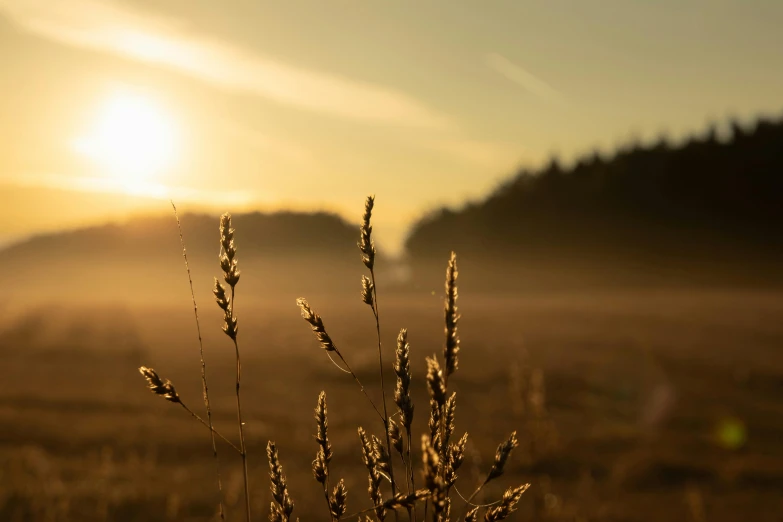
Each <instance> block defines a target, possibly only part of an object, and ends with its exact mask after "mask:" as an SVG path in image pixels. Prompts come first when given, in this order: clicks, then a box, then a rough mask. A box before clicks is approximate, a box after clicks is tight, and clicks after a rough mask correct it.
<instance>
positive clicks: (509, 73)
mask: <svg viewBox="0 0 783 522" xmlns="http://www.w3.org/2000/svg"><path fill="white" fill-rule="evenodd" d="M484 61H485V62H486V64H487V66H489V68H490V69H492V70H494V71H495V72H497V73H499V74H501V75H503V76H505V77H506V78H507V79H509V80H511V81H512V82H514V83H516V84H517V85H519V86H520V87H522V88H523V89H525V90H526V91H528V92H529V93H531V94H534V95H536V96H538V97H539V98H543V99H545V100H548V101H551V102H555V103H558V104H562V103H564V102H565V100H564V99H563V96H562V95H561V94H560V93H559V92H558V91H557V90H555V89H554V88H552V87H551V86H550V85H549V84H547V83H546V82H545V81H544V80H542V79H541V78H538V77H537V76H535V75H533V74H531V73H530V72H528V71H526V70H525V69H523V68H522V67H520V66H519V65H517V64H515V63H514V62H512V61H511V60H509V59H508V58H506V57H505V56H502V55H500V54H497V53H489V54H487V55H486V56H485V57H484Z"/></svg>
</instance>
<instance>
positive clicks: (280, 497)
mask: <svg viewBox="0 0 783 522" xmlns="http://www.w3.org/2000/svg"><path fill="white" fill-rule="evenodd" d="M266 454H267V457H268V458H269V478H270V479H271V481H272V486H271V491H272V498H274V499H275V502H277V505H275V503H274V502H273V503H272V510H271V512H270V515H269V517H270V520H272V517H273V516H274V517H279V518H275V520H282V521H283V522H288V521H289V520H290V519H291V513H292V512H293V510H294V502H293V501H292V500H291V497H290V496H289V495H288V486H287V485H286V480H285V475H284V474H283V466H281V465H280V459H279V457H278V454H277V446H275V443H274V442H272V441H269V442H268V443H267V445H266Z"/></svg>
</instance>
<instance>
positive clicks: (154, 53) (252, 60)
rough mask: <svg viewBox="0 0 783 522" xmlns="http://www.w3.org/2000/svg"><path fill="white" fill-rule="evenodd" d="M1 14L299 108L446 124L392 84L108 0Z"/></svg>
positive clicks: (25, 2)
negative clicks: (331, 70) (301, 63)
mask: <svg viewBox="0 0 783 522" xmlns="http://www.w3.org/2000/svg"><path fill="white" fill-rule="evenodd" d="M0 14H3V15H5V16H7V17H8V18H9V19H10V20H12V21H13V22H15V23H16V24H17V25H19V26H20V27H21V28H23V29H24V30H26V31H29V32H31V33H33V34H36V35H38V36H40V37H43V38H47V39H50V40H53V41H56V42H59V43H62V44H65V45H70V46H75V47H80V48H87V49H94V50H99V51H103V52H108V53H113V54H116V55H121V56H123V57H126V58H129V59H133V60H137V61H141V62H145V63H150V64H156V65H159V66H163V67H166V68H168V69H171V70H174V71H178V72H180V73H183V74H187V75H190V76H192V77H194V78H197V79H199V80H201V81H204V82H206V83H209V84H211V85H215V86H217V87H220V88H223V89H227V90H231V91H239V92H246V93H252V94H255V95H258V96H262V97H265V98H268V99H271V100H274V101H276V102H279V103H282V104H286V105H291V106H295V107H298V108H301V109H308V110H312V111H316V112H321V113H327V114H332V115H335V116H339V117H343V118H348V119H353V120H359V121H367V122H379V123H386V124H394V125H405V126H413V127H424V128H435V129H441V128H447V127H449V126H451V122H450V121H449V118H448V117H446V116H445V115H442V114H439V113H438V112H437V111H434V110H432V109H431V108H429V107H427V106H425V105H424V104H422V103H421V102H419V101H418V100H416V99H414V98H412V97H410V96H408V95H407V94H405V93H403V92H400V91H397V90H395V89H391V88H387V87H384V86H380V85H375V84H372V83H367V82H361V81H356V80H353V79H350V78H345V77H341V76H337V75H332V74H328V73H325V72H319V71H312V70H308V69H303V68H299V67H296V66H293V65H289V64H286V63H282V62H280V61H276V60H274V59H271V58H269V57H264V56H261V55H258V54H256V53H252V52H250V51H248V50H246V49H243V48H240V47H238V46H235V45H231V44H230V43H227V42H224V41H218V40H216V39H214V38H210V37H208V36H205V35H200V34H197V33H194V32H192V31H187V30H185V29H184V26H183V24H182V23H181V22H180V21H178V20H172V19H165V18H160V17H153V16H147V15H144V14H142V13H141V12H139V11H136V10H132V9H130V8H128V7H127V6H125V5H123V4H120V3H117V2H113V1H110V0H100V1H99V0H69V1H68V2H60V1H51V0H0Z"/></svg>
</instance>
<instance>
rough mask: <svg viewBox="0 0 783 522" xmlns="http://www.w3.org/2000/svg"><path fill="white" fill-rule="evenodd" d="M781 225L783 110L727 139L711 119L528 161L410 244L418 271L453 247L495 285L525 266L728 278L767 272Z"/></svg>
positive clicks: (434, 218)
mask: <svg viewBox="0 0 783 522" xmlns="http://www.w3.org/2000/svg"><path fill="white" fill-rule="evenodd" d="M781 225H783V119H781V120H777V121H772V120H760V121H758V122H757V123H756V124H755V126H754V127H753V128H752V129H746V128H742V127H740V126H738V125H737V124H732V135H731V137H730V138H729V139H728V140H726V141H721V140H718V138H717V137H716V133H715V132H714V131H712V130H711V131H709V132H707V133H706V134H705V135H704V136H701V137H698V138H693V139H691V140H689V141H687V142H686V143H684V144H683V145H681V146H677V147H672V146H670V145H668V144H667V143H666V142H665V141H661V142H660V143H658V144H656V145H654V146H650V147H641V146H639V147H635V148H632V149H630V150H624V151H619V152H617V153H616V154H615V155H614V157H612V158H609V159H604V158H601V157H599V156H598V155H593V156H591V157H586V158H583V159H581V160H580V161H578V162H577V163H576V164H575V165H574V166H573V167H572V168H569V169H563V168H561V167H560V166H559V165H558V164H557V162H556V161H553V162H551V163H550V165H549V166H548V167H547V168H545V169H542V170H540V171H536V172H531V171H528V170H523V171H521V172H519V173H518V174H517V175H515V176H514V177H513V178H512V179H510V180H509V181H508V182H506V183H505V184H503V185H502V186H501V187H500V188H499V189H498V190H496V191H495V192H494V193H493V194H491V195H490V196H489V197H487V198H486V199H485V200H484V201H481V202H478V203H473V204H469V205H467V206H465V207H464V208H462V209H459V210H449V209H441V210H439V211H437V212H434V213H432V214H430V215H429V216H427V217H426V218H424V219H423V220H421V221H420V222H418V223H417V224H416V225H415V226H414V227H413V229H412V231H411V233H410V235H409V237H408V239H407V242H406V249H407V252H408V254H409V256H410V259H411V260H412V263H413V265H414V267H416V268H417V270H416V272H415V273H417V275H418V276H426V277H427V278H429V277H432V274H434V272H433V271H432V270H429V269H428V268H427V267H432V266H433V263H435V262H436V260H437V261H438V262H440V261H442V260H444V259H445V258H446V256H447V255H448V251H449V250H452V249H453V250H456V251H458V252H459V253H461V254H462V255H463V257H464V258H465V259H466V260H467V261H468V262H469V263H470V262H473V263H475V264H476V265H480V266H483V267H484V270H482V275H483V276H484V280H485V282H487V284H491V285H492V286H498V285H501V286H503V285H507V284H512V283H513V282H514V280H515V274H514V272H513V268H514V267H518V268H520V271H517V273H516V275H518V276H519V277H517V278H516V279H517V280H525V278H528V279H530V278H531V277H532V278H533V279H536V278H539V277H543V278H544V279H546V278H547V277H548V276H551V277H552V278H554V279H557V278H558V277H562V276H566V279H569V280H571V279H574V280H578V279H579V277H586V278H594V279H601V280H606V281H608V280H611V279H613V278H614V279H623V278H626V279H628V280H629V281H633V280H635V279H638V280H640V281H641V280H642V279H645V278H646V277H647V276H650V275H657V276H659V277H657V279H656V284H659V283H661V282H663V281H665V280H666V279H667V278H668V277H670V276H671V277H673V278H678V279H679V280H681V281H682V280H685V281H686V282H687V280H688V279H693V280H700V279H701V280H704V279H711V280H716V281H720V280H721V279H722V278H725V279H726V280H727V281H728V280H743V279H758V278H759V277H766V275H762V274H759V273H758V270H759V269H762V267H765V268H769V266H770V265H774V264H775V263H776V262H777V261H779V260H781V258H782V257H783V256H781V252H782V251H783V248H782V247H783V229H781ZM441 264H442V263H441ZM444 266H445V265H444ZM501 266H504V267H506V268H508V267H511V268H512V272H508V271H505V272H503V273H502V274H500V273H498V269H499V268H500V267H501ZM473 269H474V270H480V268H479V267H478V266H477V267H474V268H473ZM504 270H505V269H504ZM525 270H527V272H525ZM749 271H756V272H757V273H752V274H751V273H746V274H743V272H749ZM775 272H778V271H777V270H775ZM769 275H774V274H769ZM571 276H576V277H571ZM745 276H748V277H745ZM418 278H419V277H417V279H418Z"/></svg>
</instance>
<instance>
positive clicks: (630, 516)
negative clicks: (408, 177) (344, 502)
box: [0, 285, 783, 522]
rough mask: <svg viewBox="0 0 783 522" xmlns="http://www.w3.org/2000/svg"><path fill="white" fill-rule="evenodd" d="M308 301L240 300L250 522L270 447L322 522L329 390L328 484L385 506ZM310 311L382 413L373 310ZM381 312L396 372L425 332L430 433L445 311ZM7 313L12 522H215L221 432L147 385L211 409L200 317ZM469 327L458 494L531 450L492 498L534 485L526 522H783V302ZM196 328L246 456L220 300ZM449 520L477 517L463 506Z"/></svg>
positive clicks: (565, 313)
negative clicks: (430, 362)
mask: <svg viewBox="0 0 783 522" xmlns="http://www.w3.org/2000/svg"><path fill="white" fill-rule="evenodd" d="M239 288H240V290H241V285H240V287H239ZM438 288H440V286H438ZM357 294H358V290H357ZM295 297H298V296H294V295H291V296H279V297H277V296H268V297H267V298H266V299H265V300H264V301H258V300H256V301H253V300H251V299H250V298H249V297H246V296H244V295H242V294H241V292H240V293H239V294H238V301H237V315H238V317H239V319H240V325H241V326H240V333H239V343H240V348H241V349H242V351H243V354H244V355H243V365H244V371H243V409H244V410H245V417H246V419H245V420H246V422H247V428H246V436H247V438H248V450H249V455H250V456H249V462H250V484H251V491H252V495H253V499H252V504H253V506H254V510H255V513H254V519H255V520H263V519H266V516H267V512H268V505H269V500H270V494H269V479H268V464H267V460H266V455H265V446H266V442H267V440H269V439H271V440H275V441H276V442H277V446H278V449H279V451H280V456H281V460H282V464H283V466H284V467H285V471H286V474H287V476H288V482H289V487H290V490H291V493H292V496H293V499H294V501H295V503H296V508H295V510H294V516H299V517H301V519H302V520H316V519H318V520H320V519H327V517H326V513H325V511H324V509H325V508H324V506H323V497H322V492H321V490H320V489H319V487H320V486H319V485H318V484H317V483H316V482H315V481H314V480H313V478H312V473H311V461H312V460H313V458H314V457H315V452H316V449H317V444H316V442H315V440H314V432H315V423H314V420H313V415H312V412H313V408H314V407H315V403H316V398H317V395H318V392H319V391H321V390H325V391H326V393H327V400H328V404H329V426H330V439H331V441H332V444H333V447H334V452H335V457H334V460H333V461H332V464H331V470H332V473H333V474H334V475H336V476H339V477H344V478H345V480H346V484H347V486H348V513H353V512H356V511H359V510H361V509H365V508H367V507H369V506H370V505H371V503H370V500H369V498H368V496H367V491H366V490H367V477H366V471H365V470H364V469H363V465H362V462H361V453H360V446H359V441H358V437H357V435H356V427H357V426H358V425H362V426H364V427H365V428H366V429H368V431H370V432H372V433H375V434H377V435H381V434H382V425H381V423H380V422H379V420H378V419H377V417H373V415H372V410H371V409H370V407H369V405H368V404H367V402H366V401H365V400H364V398H363V397H362V396H361V394H360V393H359V392H358V390H357V389H356V385H355V383H354V382H353V380H351V378H350V377H349V376H347V375H345V374H342V373H340V372H339V371H337V370H336V369H335V368H334V367H333V366H332V365H331V363H329V361H328V360H327V358H326V356H325V354H324V352H323V351H322V350H321V349H320V348H318V346H317V343H316V341H315V340H314V339H313V336H312V333H311V332H310V329H309V327H308V325H306V324H305V323H304V321H302V319H301V318H300V316H299V312H298V310H297V308H296V305H295V303H294V298H295ZM306 297H308V299H309V301H310V303H311V305H312V306H313V307H314V308H315V309H316V310H317V311H318V313H319V314H320V315H321V316H322V317H323V318H324V321H325V322H326V324H327V326H328V328H329V332H330V334H331V335H332V337H333V338H334V340H335V342H336V343H338V344H339V345H340V346H341V347H342V348H341V349H342V350H343V352H344V353H345V355H346V358H348V359H349V361H350V362H351V364H352V366H353V367H354V368H355V369H357V373H358V374H359V376H360V377H361V379H362V380H363V381H364V382H365V384H367V385H368V388H369V389H370V393H372V394H374V396H375V397H378V398H379V397H380V393H379V390H378V382H379V380H378V375H377V366H376V365H377V353H376V352H375V348H374V322H373V319H372V315H371V313H370V311H369V310H368V309H367V307H366V305H364V304H362V303H361V302H360V300H359V298H358V295H357V297H356V298H355V299H353V300H348V299H342V298H335V297H331V298H330V297H328V296H309V295H308V296H306ZM379 299H380V303H379V305H380V311H381V323H382V324H381V326H382V334H383V339H384V343H385V344H384V349H385V353H386V355H387V361H388V364H387V368H389V369H390V367H391V361H392V360H393V347H394V339H395V337H396V334H397V332H398V331H399V328H400V327H403V326H405V327H407V328H408V331H409V340H410V342H411V346H412V361H413V378H414V389H413V391H414V400H415V403H416V406H417V409H416V419H415V421H414V432H415V433H420V432H422V431H423V430H424V429H425V426H426V416H427V411H428V407H427V403H426V400H425V397H426V390H425V388H424V381H423V375H424V373H425V364H424V357H425V356H426V355H431V354H432V353H434V352H438V353H440V351H441V349H442V345H443V326H442V313H443V312H442V306H443V304H442V303H443V301H442V296H441V295H431V294H429V293H424V294H421V295H406V296H402V295H398V296H391V295H390V296H389V297H386V298H385V297H384V294H383V292H382V291H381V292H379ZM2 312H3V317H5V318H6V320H5V323H4V324H2V325H0V326H1V328H0V355H2V361H3V363H2V368H3V371H2V377H0V427H1V429H0V520H2V521H8V522H21V521H35V522H38V521H41V522H43V521H79V522H90V521H93V520H95V521H98V520H101V521H102V520H111V521H142V520H143V521H157V520H161V521H165V520H177V521H197V520H198V521H200V520H210V518H211V517H212V516H213V515H214V513H215V510H216V506H217V493H216V488H215V485H214V462H213V460H212V457H211V448H210V442H209V435H208V431H207V430H206V429H204V428H203V427H201V426H200V425H198V424H197V423H196V422H194V421H193V420H192V419H190V418H189V417H188V416H187V415H186V414H185V412H183V411H182V410H181V409H180V408H179V407H177V406H176V405H172V404H170V403H167V402H165V401H163V400H159V399H157V398H155V397H152V396H151V394H150V393H149V391H148V390H146V389H145V383H144V381H143V379H142V378H141V376H140V375H139V374H138V371H137V367H138V366H139V365H141V364H145V365H149V366H152V367H154V368H155V369H156V370H158V371H159V372H160V373H161V375H163V376H164V377H168V378H170V379H171V380H172V381H173V382H174V383H175V384H176V386H177V388H178V391H179V393H180V395H181V396H182V398H183V400H184V401H185V402H186V403H188V405H189V406H190V407H191V408H193V409H194V410H196V411H199V412H200V411H201V410H203V403H202V401H201V381H200V374H199V367H200V363H199V356H198V343H197V338H196V333H195V327H194V323H193V310H192V309H191V308H190V307H189V299H187V296H186V295H183V298H182V300H181V303H180V302H178V303H177V304H171V305H169V304H165V305H163V304H160V305H154V304H153V305H150V306H143V307H142V306H137V305H133V307H129V306H123V305H111V304H106V303H102V304H89V303H82V304H79V305H76V304H73V303H67V304H65V305H59V306H58V305H51V306H48V305H47V306H43V305H42V306H38V305H36V306H34V307H24V306H21V305H17V304H14V303H5V304H4V305H3V306H2ZM460 312H461V313H462V316H463V319H462V321H461V323H460V326H461V338H462V351H461V352H460V356H461V360H460V371H459V372H458V373H457V374H455V376H454V378H453V380H450V381H449V384H450V387H451V389H452V390H455V391H456V392H457V395H458V398H459V403H458V410H457V411H458V413H457V434H458V435H461V434H462V432H463V431H468V432H469V433H470V435H471V444H470V445H469V447H468V455H467V457H466V462H465V465H464V466H463V467H462V469H461V472H460V479H459V480H458V482H457V487H458V488H459V490H460V491H461V492H462V493H463V494H467V493H468V492H469V491H471V490H472V489H474V487H475V485H476V484H477V483H478V482H479V480H480V478H481V477H480V476H479V475H480V474H482V473H485V472H486V470H487V468H488V465H489V463H490V462H491V459H492V457H493V455H494V449H495V447H496V445H497V444H498V443H499V442H501V441H502V440H503V439H504V438H505V437H506V436H507V435H508V433H509V432H510V431H511V430H512V429H517V430H518V433H519V436H520V442H521V445H520V448H518V449H517V451H516V452H515V453H514V454H513V456H512V460H511V463H510V465H509V467H508V470H507V475H506V476H504V477H502V478H501V479H499V480H498V481H497V483H493V484H491V486H492V487H489V488H488V489H487V491H486V495H484V497H483V500H491V499H494V498H496V497H497V495H499V493H501V492H502V491H503V490H504V489H505V487H507V486H510V485H517V484H519V483H522V482H531V483H532V487H531V490H530V491H528V492H527V493H526V494H525V495H524V496H523V499H522V501H521V504H520V510H519V512H518V513H516V514H515V515H513V516H512V519H514V520H569V521H572V520H573V521H577V520H582V521H588V520H589V521H593V520H595V521H619V520H628V521H631V520H639V521H653V520H655V521H661V520H683V521H694V522H702V521H710V522H718V521H737V520H753V521H754V522H764V521H780V520H783V497H782V496H781V494H780V492H781V491H783V449H781V447H780V444H781V442H780V441H781V440H783V352H781V348H783V321H781V318H783V293H776V292H772V291H769V292H761V291H739V290H732V291H728V290H726V291H718V290H714V291H706V290H700V291H686V290H671V291H666V290H656V291H649V290H644V291H641V290H640V291H623V292H620V291H617V292H602V293H591V294H580V295H568V294H559V295H551V294H547V295H544V294H539V295H527V296H520V297H517V298H510V297H503V298H501V297H493V296H487V295H476V294H471V293H470V291H469V289H462V290H461V298H460ZM200 314H201V317H202V330H203V331H204V340H205V350H206V358H207V365H208V366H207V370H208V372H209V377H210V379H211V383H210V390H211V396H212V404H213V410H214V413H215V419H216V424H217V427H218V429H220V430H221V431H223V432H224V433H225V434H226V435H227V436H229V437H230V438H232V439H234V440H236V433H235V432H236V420H235V415H236V410H235V405H234V394H233V392H234V389H233V386H234V374H233V368H234V358H233V346H232V345H231V344H230V340H229V339H227V338H226V337H225V336H224V335H223V334H222V332H220V331H219V327H220V324H221V316H220V314H219V313H218V310H217V308H216V307H215V306H214V305H213V304H212V303H210V302H206V300H204V301H203V302H202V303H201V304H200ZM388 376H389V377H388V378H387V380H386V383H387V386H388V387H389V392H391V390H392V387H393V379H392V373H391V372H389V373H388ZM542 376H543V385H542V383H541V381H540V377H542ZM510 411H511V412H513V413H511V414H510V413H509V412H510ZM414 446H416V445H414ZM219 451H221V456H222V459H223V467H224V470H225V472H224V487H225V490H226V502H227V505H228V508H229V515H230V517H229V518H230V519H231V520H239V519H240V518H241V516H242V503H243V500H242V487H243V486H242V478H241V463H240V459H239V458H238V457H237V456H236V455H233V454H231V453H229V451H228V448H227V447H226V446H225V445H219ZM417 478H418V479H419V480H420V477H417ZM454 508H455V509H456V511H455V513H462V504H461V502H460V501H458V500H457V501H456V502H455V505H454Z"/></svg>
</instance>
